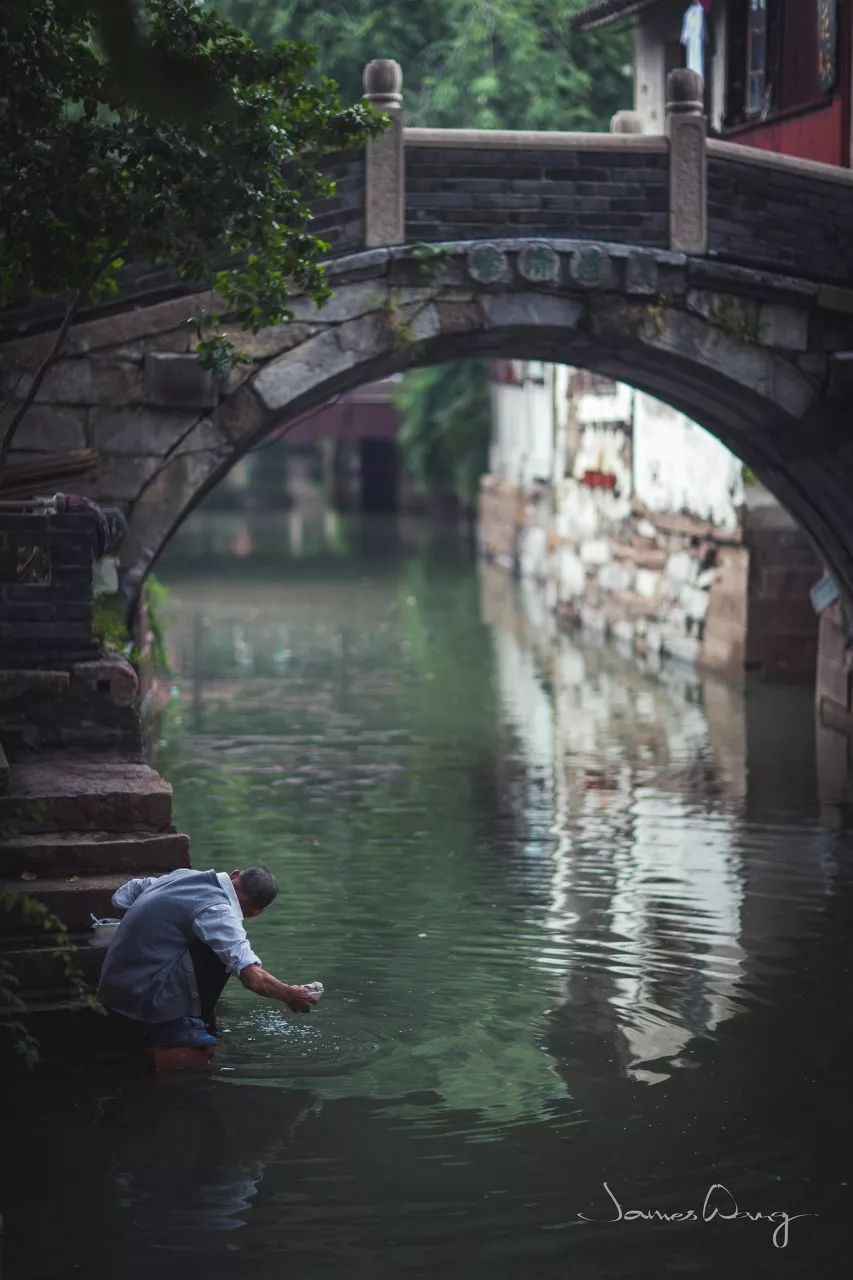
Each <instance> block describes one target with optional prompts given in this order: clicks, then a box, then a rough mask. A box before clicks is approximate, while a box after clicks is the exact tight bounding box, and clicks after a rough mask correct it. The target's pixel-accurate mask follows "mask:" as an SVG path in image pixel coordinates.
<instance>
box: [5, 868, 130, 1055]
mask: <svg viewBox="0 0 853 1280" xmlns="http://www.w3.org/2000/svg"><path fill="white" fill-rule="evenodd" d="M13 920H15V921H17V922H19V923H20V924H23V925H24V926H25V928H26V929H27V931H28V932H30V933H34V934H40V935H41V934H43V935H44V936H45V938H46V940H47V941H49V942H52V943H53V944H54V951H53V958H54V960H55V961H56V964H57V977H58V979H59V981H60V983H61V985H62V987H63V991H64V994H65V995H66V996H67V997H68V998H70V999H72V1000H75V1001H76V1002H78V1003H79V1004H82V1005H84V1006H85V1007H86V1008H89V1009H92V1010H94V1011H95V1012H97V1013H104V1012H105V1010H104V1008H103V1006H102V1005H101V1004H99V1003H98V1001H97V1000H96V999H95V997H94V995H93V994H92V991H91V988H90V987H89V986H88V984H87V983H86V981H85V980H84V978H83V975H82V973H81V972H80V969H79V968H78V966H77V965H76V963H75V961H74V958H73V952H72V950H71V948H70V946H69V935H68V928H67V926H66V925H64V924H63V923H62V921H61V920H60V919H59V917H58V916H56V915H54V914H53V912H52V911H49V910H48V909H47V907H46V906H45V905H44V903H42V902H38V901H37V900H36V899H35V898H31V897H30V896H29V894H26V893H10V892H5V893H0V929H2V928H3V925H4V924H5V923H6V922H7V921H8V922H9V923H10V924H11V921H13ZM20 991H21V984H20V981H19V980H18V978H17V977H16V976H15V974H14V973H13V971H12V965H11V963H10V961H9V960H6V959H3V958H2V957H0V1040H2V1041H3V1043H4V1044H5V1046H6V1047H7V1048H11V1050H12V1052H13V1053H15V1054H16V1055H17V1056H18V1057H19V1058H21V1059H22V1061H23V1063H24V1065H25V1066H26V1067H29V1068H33V1067H34V1066H36V1065H37V1064H38V1062H39V1061H40V1048H39V1043H38V1041H37V1040H36V1038H35V1036H34V1035H33V1034H32V1032H31V1031H30V1029H29V1027H28V1026H27V1024H26V1022H25V1021H24V1020H23V1019H24V1018H25V1017H26V1014H27V1003H26V1000H24V999H23V998H22V996H21V994H20Z"/></svg>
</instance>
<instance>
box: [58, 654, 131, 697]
mask: <svg viewBox="0 0 853 1280" xmlns="http://www.w3.org/2000/svg"><path fill="white" fill-rule="evenodd" d="M71 692H72V694H74V695H76V696H81V695H83V696H85V695H86V694H89V695H98V696H102V697H103V696H106V697H108V698H109V699H110V701H111V702H113V703H114V704H115V705H116V706H117V707H132V706H133V704H134V702H135V701H136V695H137V693H138V692H139V681H138V679H137V676H136V672H135V671H134V669H133V667H132V666H131V665H130V663H129V662H127V661H126V660H125V659H124V658H119V657H110V658H101V659H100V660H99V661H97V662H78V663H76V664H75V665H74V667H73V668H72V670H71Z"/></svg>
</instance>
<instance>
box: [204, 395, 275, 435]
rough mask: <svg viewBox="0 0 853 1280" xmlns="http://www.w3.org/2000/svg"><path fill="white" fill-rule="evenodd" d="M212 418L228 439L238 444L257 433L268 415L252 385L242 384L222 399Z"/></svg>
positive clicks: (267, 418)
mask: <svg viewBox="0 0 853 1280" xmlns="http://www.w3.org/2000/svg"><path fill="white" fill-rule="evenodd" d="M214 420H215V422H216V425H217V426H218V427H219V428H220V429H221V430H222V431H223V432H224V433H225V435H226V436H227V438H228V439H229V440H231V441H233V442H234V444H239V443H241V442H243V441H245V440H250V439H251V438H252V437H254V436H256V435H258V434H259V433H260V432H261V431H262V429H263V427H264V425H265V423H267V422H268V421H269V417H268V414H267V412H266V410H265V408H264V406H263V404H262V403H261V401H260V400H259V398H258V397H257V396H256V395H255V392H254V390H253V389H252V387H251V386H246V385H244V386H242V387H240V388H239V389H238V390H237V391H234V392H232V393H231V394H230V395H229V396H227V397H226V398H225V399H223V400H222V402H221V403H220V405H219V408H218V409H217V410H216V414H215V418H214Z"/></svg>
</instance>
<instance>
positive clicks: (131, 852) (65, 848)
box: [0, 831, 190, 879]
mask: <svg viewBox="0 0 853 1280" xmlns="http://www.w3.org/2000/svg"><path fill="white" fill-rule="evenodd" d="M189 865H190V840H189V836H185V835H179V834H178V833H177V832H174V831H124V832H114V831H55V832H48V833H46V834H44V833H32V832H30V833H24V834H21V835H17V836H12V837H11V838H10V839H8V840H0V876H2V877H7V878H12V877H15V876H20V875H21V873H22V872H32V873H34V874H35V875H37V876H41V875H54V876H58V875H61V874H62V873H65V874H67V875H73V874H81V873H84V872H89V873H97V872H109V871H123V872H126V876H125V878H126V879H130V877H131V876H133V875H138V874H139V873H140V870H141V869H142V868H143V867H147V868H149V869H152V868H153V869H154V870H155V871H162V872H165V871H173V870H174V869H175V867H188V866H189Z"/></svg>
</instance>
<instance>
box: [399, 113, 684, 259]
mask: <svg viewBox="0 0 853 1280" xmlns="http://www.w3.org/2000/svg"><path fill="white" fill-rule="evenodd" d="M410 132H411V133H412V134H415V135H417V133H418V131H417V130H411V131H410ZM604 141H605V142H612V141H613V138H612V137H610V136H608V135H604ZM667 201H668V189H667V154H666V148H665V146H664V145H663V144H662V143H661V144H658V145H657V146H655V147H654V149H650V150H645V149H643V150H641V149H639V148H638V147H636V146H635V147H633V148H632V149H631V150H626V149H625V148H624V147H621V148H619V149H617V148H614V147H612V146H611V147H605V146H604V145H603V143H602V144H601V145H600V149H598V150H593V149H590V150H586V149H584V150H579V149H577V148H575V149H570V148H569V147H567V146H563V147H561V148H559V149H556V148H553V147H541V145H540V146H539V147H537V146H536V145H535V144H533V145H531V146H530V147H523V148H519V147H512V148H508V149H500V148H499V147H498V148H493V147H488V148H484V147H477V146H476V145H475V144H471V145H469V146H463V147H458V146H448V145H445V146H429V145H421V144H419V143H417V142H409V141H407V144H406V239H407V240H409V241H418V240H424V241H436V240H467V239H482V238H488V237H490V236H493V237H496V238H507V237H512V236H535V235H542V236H567V237H576V238H578V239H590V240H606V241H611V242H613V243H617V244H618V243H625V242H626V241H628V242H631V243H632V244H638V245H652V246H655V247H657V248H667V247H668V245H669V238H668V237H669V227H668V209H667Z"/></svg>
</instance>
